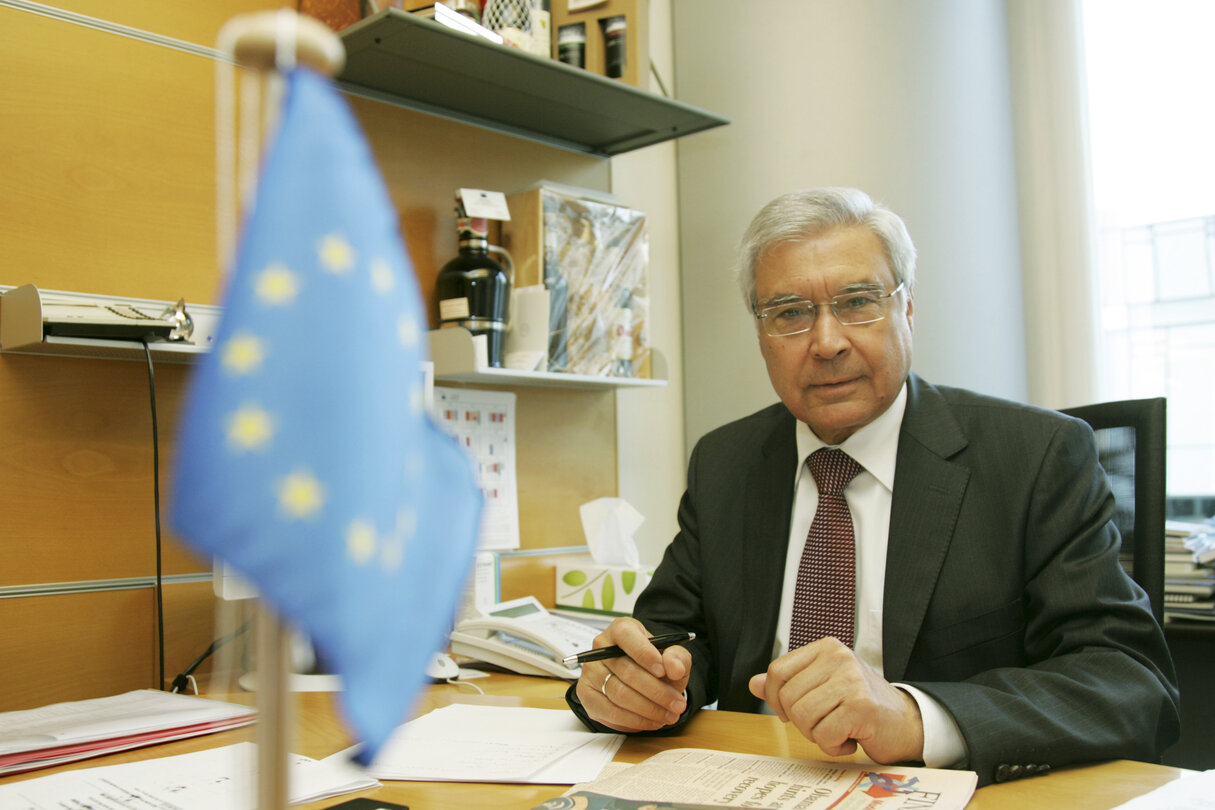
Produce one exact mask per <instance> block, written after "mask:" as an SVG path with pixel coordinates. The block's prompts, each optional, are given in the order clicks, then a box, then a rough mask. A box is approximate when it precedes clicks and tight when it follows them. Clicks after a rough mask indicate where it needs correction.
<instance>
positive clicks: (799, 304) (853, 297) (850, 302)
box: [755, 282, 906, 337]
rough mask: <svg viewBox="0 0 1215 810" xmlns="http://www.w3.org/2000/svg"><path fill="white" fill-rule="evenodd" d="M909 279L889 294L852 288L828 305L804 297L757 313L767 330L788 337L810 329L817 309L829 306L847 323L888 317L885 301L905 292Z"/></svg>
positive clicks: (836, 316) (816, 314)
mask: <svg viewBox="0 0 1215 810" xmlns="http://www.w3.org/2000/svg"><path fill="white" fill-rule="evenodd" d="M905 286H906V282H899V286H897V287H895V288H894V289H893V290H891V291H890V292H888V293H884V292H882V291H881V290H880V289H871V290H853V291H852V292H844V293H840V294H839V295H836V296H833V297H832V298H831V300H830V301H828V302H827V303H826V304H816V303H814V302H813V301H806V300H804V299H800V298H798V299H793V300H788V301H781V302H779V303H776V304H770V305H768V306H766V307H764V308H763V309H760V310H759V311H758V312H756V313H755V317H756V318H758V319H759V321H760V322H761V323H762V324H763V326H764V332H765V333H767V334H768V335H770V336H772V337H786V336H788V335H799V334H801V333H802V332H809V331H810V330H811V329H812V328H814V322H815V321H816V320H817V319H818V311H819V310H820V309H821V308H822V307H824V306H826V307H829V308H830V309H831V314H832V315H834V316H835V319H836V320H837V321H839V322H840V323H842V324H843V325H844V326H857V325H858V324H862V323H873V322H874V321H880V320H882V319H883V318H885V317H886V302H887V300H888V299H890V298H893V297H894V296H896V295H898V294H899V293H900V292H902V291H903V288H904V287H905Z"/></svg>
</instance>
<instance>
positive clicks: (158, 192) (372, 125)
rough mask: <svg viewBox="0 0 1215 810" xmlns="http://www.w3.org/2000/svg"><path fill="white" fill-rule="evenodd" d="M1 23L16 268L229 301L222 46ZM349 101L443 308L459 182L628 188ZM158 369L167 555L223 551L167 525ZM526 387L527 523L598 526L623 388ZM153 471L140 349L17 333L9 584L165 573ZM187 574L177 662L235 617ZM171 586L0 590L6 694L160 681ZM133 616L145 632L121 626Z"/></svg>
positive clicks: (232, 4)
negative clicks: (220, 104)
mask: <svg viewBox="0 0 1215 810" xmlns="http://www.w3.org/2000/svg"><path fill="white" fill-rule="evenodd" d="M57 5H58V6H59V7H60V8H63V9H65V10H68V11H73V12H78V13H82V14H88V15H92V16H95V17H98V18H101V19H103V20H107V21H111V22H115V23H119V24H122V25H128V26H133V27H136V28H139V29H142V30H143V31H147V32H150V33H152V34H155V35H161V36H167V37H173V38H177V39H182V40H185V41H187V42H191V43H196V44H199V45H204V46H207V47H210V46H212V45H213V44H214V39H215V34H216V32H217V31H218V29H219V27H220V25H222V23H223V22H224V21H225V20H227V19H228V18H229V17H230V16H231V15H232V14H235V13H239V12H243V11H248V10H254V9H260V8H273V7H276V6H277V5H278V4H275V3H270V2H261V1H260V0H256V1H255V0H219V1H218V2H216V3H191V4H182V3H162V2H159V1H158V0H62V2H59V3H58V4H57ZM0 30H3V31H4V33H5V37H4V41H5V47H4V48H3V49H0V74H2V75H4V76H5V81H4V83H3V84H2V85H0V154H4V155H5V156H6V162H5V170H4V171H3V172H0V243H2V244H4V246H5V250H6V254H5V258H6V262H5V268H6V269H5V270H4V271H3V273H0V284H3V285H14V286H15V285H20V284H25V283H34V284H37V285H39V286H40V287H43V288H46V289H59V290H70V291H79V292H90V293H98V294H110V295H121V296H132V297H140V298H152V299H164V300H174V299H176V298H178V297H183V296H184V297H185V298H186V300H187V303H188V304H189V303H218V297H217V291H218V288H219V283H220V282H219V277H220V274H219V272H218V270H217V268H216V261H215V256H214V251H215V236H214V233H215V223H214V212H215V205H214V194H215V179H214V142H213V141H214V109H213V107H214V84H215V80H214V68H215V63H214V60H212V59H211V58H209V57H207V56H200V55H198V54H195V53H191V52H188V51H187V50H182V49H180V48H177V47H172V46H166V45H161V44H156V43H153V42H147V41H143V40H141V39H137V38H131V37H126V36H122V35H119V34H116V33H112V32H108V31H104V30H98V29H96V28H90V27H87V26H81V25H77V24H74V23H72V22H68V21H64V20H61V19H55V18H52V17H49V16H45V15H41V14H37V13H32V12H27V11H21V10H16V9H12V8H8V7H0ZM350 101H351V106H352V108H353V109H354V111H355V114H356V115H357V116H358V118H359V119H360V121H361V123H362V125H363V127H364V129H365V131H366V133H367V136H368V140H369V142H370V144H371V146H372V149H373V151H374V153H375V155H376V158H377V161H378V162H379V164H380V168H381V171H382V173H383V175H384V177H385V181H386V183H387V185H388V187H389V192H390V194H391V196H392V199H393V201H394V202H395V204H396V205H397V207H398V211H399V212H400V215H401V222H402V226H403V231H404V233H405V235H406V238H407V241H408V246H409V251H410V254H411V256H412V257H413V259H414V264H415V266H416V270H417V273H418V276H419V281H420V286H421V288H422V290H423V293H424V296H425V297H426V300H427V302H428V305H429V306H430V308H431V309H432V310H434V309H435V302H434V301H433V288H434V278H435V275H436V274H437V272H438V270H439V268H440V267H441V266H442V264H443V263H444V262H446V261H447V259H448V258H450V257H451V256H453V255H454V254H455V249H456V240H455V231H454V222H453V217H452V214H451V209H452V204H453V197H454V193H455V190H456V189H457V188H459V187H463V186H471V187H477V188H488V189H496V190H501V191H504V192H507V193H510V192H514V191H518V190H520V189H522V188H524V187H526V186H529V185H531V184H533V183H535V182H537V181H539V180H541V179H544V180H550V181H554V182H558V183H565V184H569V185H575V186H584V187H588V188H592V189H597V190H601V191H602V190H605V189H606V188H607V187H608V182H609V165H608V163H607V162H605V161H600V160H598V159H595V158H590V157H587V156H585V155H580V154H575V153H571V152H566V151H563V150H560V149H556V148H553V147H548V146H543V145H539V144H535V143H531V142H529V141H525V140H521V139H518V138H515V137H513V136H506V135H499V134H495V133H490V132H487V131H484V130H480V129H477V128H474V127H469V126H466V125H463V124H459V123H456V122H453V121H448V120H446V119H441V118H437V117H433V116H429V115H425V114H422V113H417V112H413V111H410V110H406V109H403V108H400V107H396V106H394V105H390V104H384V103H380V102H375V101H370V100H366V99H362V98H357V97H352V98H350ZM625 202H627V201H625ZM156 371H157V383H156V385H157V405H158V415H159V427H160V441H161V445H160V447H161V454H160V463H161V478H160V483H161V499H162V500H161V503H162V513H161V515H162V530H163V532H164V538H165V553H166V557H165V572H166V573H167V574H172V573H186V572H205V571H207V570H209V568H210V564H209V561H206V560H199V559H196V558H195V557H194V556H193V555H192V554H190V553H189V552H188V551H185V550H183V548H182V547H181V546H180V544H178V543H176V542H175V538H174V536H173V533H172V531H171V530H170V529H169V524H170V522H171V514H170V505H171V502H172V491H171V470H172V467H173V462H174V453H173V448H174V436H175V433H176V429H177V418H178V413H179V409H180V405H181V400H182V398H183V396H184V394H185V391H186V388H187V383H188V379H189V374H190V368H189V367H187V366H170V365H158V366H157V369H156ZM515 390H516V392H517V393H518V395H519V399H518V426H517V429H518V433H517V439H518V446H519V448H520V449H519V480H520V503H519V510H520V523H521V528H522V534H523V545H524V546H525V547H532V548H535V547H543V548H548V547H555V546H568V545H571V544H579V543H581V542H582V531H581V525H580V522H579V519H578V511H577V509H578V506H579V504H581V503H582V502H584V501H586V500H590V499H591V498H595V497H600V496H604V495H613V494H615V490H616V467H615V429H614V425H615V396H614V394H612V393H611V392H598V391H596V392H578V391H570V390H564V389H534V388H519V389H515ZM152 483H153V479H152V446H151V424H150V415H149V404H148V388H147V372H146V366H145V365H144V364H143V363H142V362H121V361H108V360H82V359H74V358H70V359H69V358H54V357H25V356H14V355H0V502H2V503H3V504H4V507H5V509H4V518H3V519H2V520H0V554H2V555H3V559H4V560H5V564H4V565H3V566H0V587H6V586H14V585H31V584H44V583H58V582H73V581H79V580H98V579H115V578H128V577H140V576H151V575H152V574H153V573H154V554H155V552H154V519H153V511H152ZM172 587H173V589H174V590H173V591H172V593H173V594H176V595H174V596H172V597H170V598H169V600H168V602H167V604H166V610H167V612H168V613H170V614H172V619H171V622H170V624H171V628H172V629H171V630H170V634H169V652H168V653H167V655H168V656H169V659H170V660H169V661H167V662H166V664H167V667H168V668H169V669H170V670H172V671H173V672H176V671H179V670H180V669H182V668H184V667H185V666H186V665H188V664H189V662H190V661H192V660H193V658H195V657H197V655H198V654H199V653H201V651H202V649H204V648H205V646H206V644H207V643H209V640H210V638H211V636H212V634H213V633H214V632H216V631H215V630H214V628H213V613H214V611H213V609H212V600H211V597H210V595H209V586H206V585H205V584H198V585H197V586H195V585H189V586H187V585H174V586H172ZM152 607H153V600H152V598H151V596H150V592H149V591H118V592H107V593H86V594H75V595H60V596H37V597H22V598H10V599H0V628H3V629H0V660H2V661H3V662H4V664H3V666H0V700H10V698H8V695H13V696H14V697H13V698H11V700H18V701H22V702H23V705H34V704H36V703H40V702H49V701H51V700H65V699H72V698H75V697H87V696H92V695H97V694H106V693H111V692H114V691H119V690H121V689H127V688H137V687H138V686H141V685H145V684H150V682H151V678H152V677H154V676H153V674H152V663H151V659H152V655H153V652H152V635H151V633H152V627H153V625H152V624H151V618H150V617H151V615H152ZM35 619H36V620H35ZM183 628H185V629H183ZM118 638H121V640H122V641H123V645H121V646H120V645H117V644H114V643H110V642H113V641H115V639H118ZM131 645H133V647H134V648H138V649H140V650H143V652H139V653H137V654H132V653H131V652H130V649H131ZM10 662H21V663H20V665H19V666H13V665H11V664H10ZM80 666H84V667H85V669H84V670H80V671H77V668H78V667H80ZM173 672H170V673H169V674H170V676H171V675H172V674H173ZM0 708H12V706H11V705H10V706H0Z"/></svg>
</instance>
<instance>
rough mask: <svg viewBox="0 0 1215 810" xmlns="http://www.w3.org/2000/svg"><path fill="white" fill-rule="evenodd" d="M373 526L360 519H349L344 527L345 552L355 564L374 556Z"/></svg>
mask: <svg viewBox="0 0 1215 810" xmlns="http://www.w3.org/2000/svg"><path fill="white" fill-rule="evenodd" d="M375 547H376V538H375V528H374V527H373V526H371V525H370V524H368V523H366V522H364V521H361V520H354V521H351V523H350V525H349V526H348V527H347V528H346V554H347V556H349V557H350V560H351V562H353V563H354V564H355V565H363V564H365V563H367V562H368V561H369V560H370V559H371V558H372V557H373V556H375Z"/></svg>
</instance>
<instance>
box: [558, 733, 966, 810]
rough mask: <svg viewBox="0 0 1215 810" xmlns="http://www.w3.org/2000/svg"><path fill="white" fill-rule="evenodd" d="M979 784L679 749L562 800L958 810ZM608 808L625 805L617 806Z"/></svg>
mask: <svg viewBox="0 0 1215 810" xmlns="http://www.w3.org/2000/svg"><path fill="white" fill-rule="evenodd" d="M977 782H978V774H976V773H974V772H973V771H947V770H940V769H936V768H915V767H902V766H896V765H854V764H852V763H842V762H838V763H837V762H812V761H808V760H802V759H791V758H784V757H764V756H754V755H750V754H735V753H731V752H728V751H713V750H708V749H700V748H678V749H674V750H671V751H663V752H662V753H660V754H655V755H654V756H652V757H650V758H649V759H647V760H645V761H644V762H641V763H638V764H636V765H633V766H631V767H628V768H624V769H622V770H619V771H615V772H613V773H611V774H609V775H608V776H605V777H603V778H601V779H597V780H595V781H594V782H590V783H588V784H584V785H577V786H576V787H575V788H574V789H573V790H571V791H569V792H568V793H567V794H566V795H567V796H608V797H615V798H617V799H623V800H631V801H636V802H644V803H649V802H664V805H663V806H664V807H671V808H695V807H754V808H767V810H794V809H795V808H797V809H800V808H818V807H824V808H826V807H830V808H833V810H845V808H858V809H859V808H866V809H867V810H869V809H872V808H882V809H883V810H886V809H887V808H889V809H890V810H900V809H901V810H910V809H911V808H923V807H931V808H933V810H961V808H964V807H965V806H966V803H967V802H969V801H970V798H971V796H973V795H974V791H975V785H976V784H977ZM592 805H593V806H598V805H597V804H594V803H592ZM551 806H556V805H553V804H550V803H546V804H543V805H540V808H547V807H551ZM612 806H620V807H627V806H630V805H629V803H628V802H621V803H619V804H618V805H612ZM638 806H640V805H638ZM537 810H539V808H538V809H537Z"/></svg>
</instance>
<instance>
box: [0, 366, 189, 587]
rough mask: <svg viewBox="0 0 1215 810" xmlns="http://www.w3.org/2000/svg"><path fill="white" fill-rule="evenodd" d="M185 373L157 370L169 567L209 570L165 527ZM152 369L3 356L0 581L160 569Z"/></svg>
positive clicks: (39, 580)
mask: <svg viewBox="0 0 1215 810" xmlns="http://www.w3.org/2000/svg"><path fill="white" fill-rule="evenodd" d="M184 371H185V369H184V367H181V366H169V365H165V366H160V367H158V368H157V411H158V413H159V415H160V418H159V421H160V430H159V433H160V467H161V501H162V507H161V511H162V520H161V523H162V531H163V533H164V536H165V540H166V543H165V560H164V568H165V573H184V572H189V571H206V570H209V565H208V564H206V563H202V562H200V561H199V560H197V559H195V558H193V557H192V556H190V555H188V554H187V553H186V552H184V551H182V550H181V549H180V547H178V546H177V544H175V543H174V542H173V535H172V533H171V532H170V531H169V529H168V526H167V522H168V521H167V514H168V513H167V507H168V504H169V497H170V495H171V490H170V489H169V479H170V474H171V469H172V461H173V453H172V447H173V439H174V437H173V431H172V429H171V428H169V427H168V426H171V425H173V424H174V423H175V422H176V414H177V407H178V400H179V398H180V390H181V388H182V385H181V380H182V375H183V373H184ZM147 374H148V372H147V366H146V365H144V364H143V363H136V362H122V361H104V360H84V359H75V358H58V357H26V356H20V355H0V493H2V494H3V495H2V497H3V502H4V503H5V505H6V506H5V510H4V512H5V514H4V519H3V520H4V522H3V525H4V529H3V540H2V541H0V546H2V548H3V554H4V565H3V566H0V585H17V584H31V583H48V582H69V581H75V580H88V579H111V578H117V577H134V576H151V575H152V574H153V573H155V528H156V526H155V513H154V501H153V497H152V494H153V493H152V490H153V487H152V469H153V457H152V419H151V412H150V403H149V397H148V376H147Z"/></svg>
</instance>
